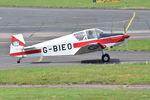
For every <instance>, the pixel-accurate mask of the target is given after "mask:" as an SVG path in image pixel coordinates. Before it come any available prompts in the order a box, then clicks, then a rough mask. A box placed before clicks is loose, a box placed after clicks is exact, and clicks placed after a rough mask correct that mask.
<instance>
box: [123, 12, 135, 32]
mask: <svg viewBox="0 0 150 100" xmlns="http://www.w3.org/2000/svg"><path fill="white" fill-rule="evenodd" d="M135 16H136V12H133V16H132V18H131V20H130V22H129V24H128V26H127V27H126V29H125V30H126V31H127V30H128V29H129V27H130V26H131V24H132V22H133V20H134V18H135Z"/></svg>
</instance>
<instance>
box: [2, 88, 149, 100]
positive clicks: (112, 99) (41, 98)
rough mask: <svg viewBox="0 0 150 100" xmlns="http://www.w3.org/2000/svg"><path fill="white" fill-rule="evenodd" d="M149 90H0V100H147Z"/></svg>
mask: <svg viewBox="0 0 150 100" xmlns="http://www.w3.org/2000/svg"><path fill="white" fill-rule="evenodd" d="M149 99H150V91H149V90H98V89H49V88H0V100H149Z"/></svg>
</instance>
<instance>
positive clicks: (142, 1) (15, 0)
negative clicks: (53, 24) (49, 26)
mask: <svg viewBox="0 0 150 100" xmlns="http://www.w3.org/2000/svg"><path fill="white" fill-rule="evenodd" d="M92 1H93V0H0V6H15V7H50V8H119V9H150V1H149V0H121V2H119V3H93V2H92Z"/></svg>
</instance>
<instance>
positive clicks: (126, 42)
mask: <svg viewBox="0 0 150 100" xmlns="http://www.w3.org/2000/svg"><path fill="white" fill-rule="evenodd" d="M128 41H129V39H125V44H126V49H127V50H128V48H129V43H128Z"/></svg>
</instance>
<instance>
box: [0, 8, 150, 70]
mask: <svg viewBox="0 0 150 100" xmlns="http://www.w3.org/2000/svg"><path fill="white" fill-rule="evenodd" d="M134 11H136V14H137V15H136V17H135V20H134V22H133V25H132V27H131V28H130V29H129V33H130V34H131V39H138V40H140V39H150V35H149V34H150V25H149V24H150V19H149V18H150V10H103V9H58V8H56V9H55V8H17V7H12V8H11V7H0V35H1V37H0V63H1V65H0V69H11V68H27V67H34V68H37V67H54V66H69V65H70V66H72V65H87V64H89V63H92V64H99V65H101V64H103V63H101V60H100V55H101V54H100V53H99V52H95V53H90V54H84V55H78V56H64V57H63V56H61V57H44V59H43V61H42V62H38V61H39V57H37V58H25V59H23V60H22V63H21V64H17V63H16V61H17V59H18V58H14V57H10V56H9V55H8V54H9V41H10V37H11V35H12V34H16V33H23V35H24V37H25V40H26V43H27V45H32V44H34V43H39V42H42V41H45V40H49V39H53V38H56V37H60V36H63V35H67V34H70V33H72V32H74V31H79V30H82V29H86V28H93V27H97V28H101V29H103V30H105V31H107V32H108V31H112V32H114V31H123V28H124V26H125V25H127V23H128V21H129V19H130V18H131V16H132V13H133V12H134ZM108 53H109V54H110V56H111V62H110V63H127V62H131V63H132V62H137V63H141V62H149V61H150V52H121V51H120V52H119V51H115V52H113V51H109V52H108Z"/></svg>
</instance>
